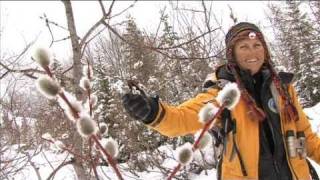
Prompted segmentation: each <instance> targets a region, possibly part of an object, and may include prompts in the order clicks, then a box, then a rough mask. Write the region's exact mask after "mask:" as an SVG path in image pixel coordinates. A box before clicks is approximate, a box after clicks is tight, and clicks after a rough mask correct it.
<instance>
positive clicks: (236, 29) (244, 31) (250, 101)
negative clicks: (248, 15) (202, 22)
mask: <svg viewBox="0 0 320 180" xmlns="http://www.w3.org/2000/svg"><path fill="white" fill-rule="evenodd" d="M251 32H255V35H256V36H257V37H258V39H259V40H260V41H261V43H262V45H263V47H264V49H265V63H264V64H263V67H264V68H268V69H269V70H270V72H271V77H272V81H273V83H274V84H275V87H276V90H277V91H278V93H279V95H280V97H281V99H282V100H283V102H284V115H285V119H286V120H289V121H291V120H294V121H297V120H298V119H299V118H298V112H297V109H296V108H295V106H294V105H293V103H292V100H291V98H290V96H289V93H288V91H287V88H285V85H284V84H283V83H282V82H281V80H280V77H279V76H278V74H277V73H276V71H275V69H274V68H273V64H272V62H271V58H270V54H269V50H268V47H267V44H266V42H265V40H264V37H263V34H262V32H261V31H260V29H259V28H258V27H257V26H256V25H254V24H251V23H248V22H240V23H238V24H236V25H234V26H232V27H231V28H230V30H229V31H228V33H227V35H226V38H225V43H226V58H227V60H228V65H227V67H228V69H229V70H230V72H231V73H232V74H233V76H234V77H235V80H236V83H237V85H238V87H239V89H240V92H241V97H242V99H243V100H244V101H245V103H246V104H247V105H248V107H249V110H250V111H249V113H251V114H252V115H253V116H255V117H257V119H258V121H263V120H265V117H266V114H265V113H264V111H263V110H262V109H261V108H259V107H258V106H257V104H256V102H255V100H254V98H253V97H252V96H251V95H250V94H249V93H248V91H247V90H246V88H245V87H244V85H243V83H242V80H241V77H240V75H239V72H238V71H237V68H239V66H238V64H237V62H236V60H235V57H234V51H233V50H234V45H235V43H236V42H237V41H239V40H241V39H245V38H248V36H249V34H250V33H251Z"/></svg>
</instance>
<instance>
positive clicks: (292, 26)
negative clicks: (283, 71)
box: [270, 1, 320, 106]
mask: <svg viewBox="0 0 320 180" xmlns="http://www.w3.org/2000/svg"><path fill="white" fill-rule="evenodd" d="M300 5H301V2H295V1H286V4H285V7H284V8H281V7H276V6H271V7H270V9H271V12H272V18H271V22H272V24H273V25H274V27H275V31H276V40H277V42H278V45H279V46H280V47H279V48H278V51H281V53H279V54H281V56H280V57H276V58H278V62H280V63H281V64H284V65H285V66H286V67H288V70H289V71H290V72H293V73H294V74H295V77H296V79H295V80H296V87H297V91H298V94H299V96H300V98H301V103H302V104H303V106H312V105H315V104H316V103H317V102H319V101H320V92H319V91H318V90H317V87H319V83H320V82H319V80H318V79H319V75H320V74H319V69H318V67H317V66H315V65H316V64H315V63H316V59H317V47H318V46H317V45H316V44H315V43H314V41H313V40H314V39H315V38H316V36H315V31H314V29H315V28H314V27H313V24H312V23H311V22H310V19H308V18H307V17H308V16H307V14H306V13H303V12H301V11H300V9H299V7H300Z"/></svg>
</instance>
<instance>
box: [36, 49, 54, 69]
mask: <svg viewBox="0 0 320 180" xmlns="http://www.w3.org/2000/svg"><path fill="white" fill-rule="evenodd" d="M32 57H33V59H34V60H35V61H36V62H37V63H38V64H39V65H40V66H41V67H47V66H49V65H50V62H51V53H50V51H49V50H48V49H46V48H38V49H36V50H35V52H34V55H33V56H32Z"/></svg>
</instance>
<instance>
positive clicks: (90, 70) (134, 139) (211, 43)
mask: <svg viewBox="0 0 320 180" xmlns="http://www.w3.org/2000/svg"><path fill="white" fill-rule="evenodd" d="M246 8H256V9H255V10H254V11H252V12H248V11H246V10H244V9H246ZM24 9H28V11H24ZM0 12H1V17H0V18H1V20H0V82H1V85H0V140H1V142H0V171H1V172H0V179H8V180H9V179H10V180H11V179H14V180H24V179H28V180H29V179H30V180H33V179H34V180H43V179H55V180H60V179H70V180H73V179H81V180H82V179H110V180H114V179H125V180H138V179H139V180H140V179H141V180H145V179H154V180H162V179H167V178H168V177H169V176H170V175H172V172H173V171H174V169H175V168H176V170H177V172H176V174H175V176H174V177H173V179H179V180H184V179H191V180H213V179H217V178H216V176H217V170H216V168H217V163H218V158H219V154H221V153H222V152H221V149H222V146H215V143H216V140H215V139H214V138H213V137H212V136H211V134H210V133H208V132H206V131H204V133H203V134H201V135H200V131H199V132H198V134H196V135H193V134H188V135H186V136H180V137H174V138H173V137H166V136H163V135H161V134H160V133H158V132H156V131H154V130H152V129H150V128H148V127H147V126H145V125H144V124H143V123H141V122H139V121H136V120H134V119H133V118H131V117H130V116H129V115H128V113H127V112H126V111H125V110H124V108H123V104H122V99H121V98H122V96H123V95H124V94H125V93H128V92H132V93H138V94H143V93H146V95H148V96H152V97H153V96H156V95H157V96H159V98H160V100H161V101H163V102H166V103H168V104H171V105H173V106H174V105H179V104H180V103H182V102H184V101H186V100H188V99H190V98H192V97H194V96H196V95H197V94H198V93H200V92H203V91H204V88H203V84H204V80H205V79H206V77H207V75H208V74H210V73H213V71H214V69H215V68H217V67H218V66H219V65H221V64H223V63H224V62H225V61H226V57H225V53H226V52H225V51H226V49H225V44H224V40H225V39H224V37H225V35H226V32H227V30H228V27H230V26H232V25H233V24H235V23H237V22H241V21H250V22H253V23H256V24H257V25H259V26H260V28H261V29H262V31H263V32H264V33H265V35H266V40H267V43H268V45H269V51H270V52H271V56H272V57H271V59H272V63H273V64H274V65H275V68H276V70H277V71H286V72H292V73H293V74H294V84H293V85H294V87H295V89H296V91H297V93H298V97H299V101H300V103H301V105H302V107H303V110H304V112H305V114H306V115H307V117H308V119H309V121H310V124H311V128H312V130H313V131H314V132H315V133H317V134H318V135H320V91H319V88H320V78H319V75H320V43H319V41H320V31H319V28H320V23H319V22H320V3H319V2H317V1H302V2H297V1H295V2H291V1H290V2H289V1H288V2H286V1H284V2H245V1H243V2H228V3H227V2H223V1H222V2H215V1H213V2H210V1H199V2H179V1H168V2H166V1H163V2H162V1H159V2H158V1H155V2H148V1H141V2H140V1H125V2H118V1H95V2H94V1H93V2H77V1H71V2H70V1H63V2H62V1H61V2H58V1H53V2H18V1H16V2H9V1H8V2H0ZM19 12H21V13H20V14H19ZM142 12H143V13H142ZM130 82H131V85H130ZM132 84H133V85H132ZM132 86H133V87H134V86H136V87H135V88H132ZM230 88H231V89H229V91H231V90H234V91H235V92H236V93H239V94H240V91H239V90H238V89H237V87H236V86H235V87H233V88H234V89H232V87H230ZM142 91H143V92H142ZM238 91H239V92H238ZM238 96H239V98H240V95H238ZM217 99H218V98H217ZM222 99H223V98H222ZM217 101H218V102H219V99H218V100H217ZM220 101H223V100H220ZM237 101H239V99H238V100H237ZM219 103H220V102H219ZM222 104H224V103H220V105H221V106H220V107H219V108H222V107H223V106H222ZM217 108H218V107H217ZM226 108H228V106H226ZM205 111H206V110H203V111H202V112H201V111H200V113H199V119H200V120H199V121H201V122H202V123H203V124H204V127H206V125H208V128H210V124H211V123H212V122H209V120H214V119H215V117H216V116H219V115H218V113H219V111H218V109H215V110H214V112H211V111H210V112H209V111H208V112H205ZM201 113H202V114H203V113H206V114H204V115H201ZM210 113H211V114H210ZM203 116H205V117H203ZM202 119H207V120H202ZM202 135H203V136H202ZM199 136H200V137H201V138H199ZM198 138H199V142H198V141H197V140H198ZM197 143H199V144H197ZM195 144H197V145H195ZM183 153H185V154H188V153H189V154H191V156H190V157H189V155H188V156H187V157H184V156H182V154H183ZM311 163H312V165H313V166H314V167H315V169H316V171H317V172H318V174H320V165H318V164H317V163H316V162H314V161H312V160H311ZM169 179H170V178H169Z"/></svg>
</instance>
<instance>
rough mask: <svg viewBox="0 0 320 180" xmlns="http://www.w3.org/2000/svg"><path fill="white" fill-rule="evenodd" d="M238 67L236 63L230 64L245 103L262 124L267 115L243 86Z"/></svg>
mask: <svg viewBox="0 0 320 180" xmlns="http://www.w3.org/2000/svg"><path fill="white" fill-rule="evenodd" d="M236 66H237V65H236V64H234V63H230V62H229V63H228V68H229V69H230V70H231V72H232V74H233V75H234V77H235V79H236V83H237V85H238V87H239V89H240V92H241V97H242V98H243V100H244V101H245V103H246V104H247V105H248V107H249V109H250V111H249V113H252V115H253V116H254V117H257V119H258V121H259V122H262V121H264V120H265V118H266V114H265V113H264V111H263V110H262V109H261V108H259V107H258V106H257V104H256V102H255V100H254V99H253V98H252V96H250V94H249V93H248V91H247V90H246V88H245V87H244V86H243V84H242V82H241V78H240V76H239V74H238V73H237V71H236V69H235V67H236Z"/></svg>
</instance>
